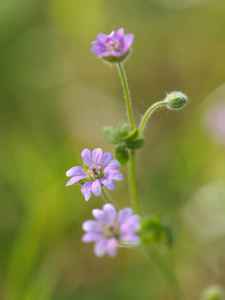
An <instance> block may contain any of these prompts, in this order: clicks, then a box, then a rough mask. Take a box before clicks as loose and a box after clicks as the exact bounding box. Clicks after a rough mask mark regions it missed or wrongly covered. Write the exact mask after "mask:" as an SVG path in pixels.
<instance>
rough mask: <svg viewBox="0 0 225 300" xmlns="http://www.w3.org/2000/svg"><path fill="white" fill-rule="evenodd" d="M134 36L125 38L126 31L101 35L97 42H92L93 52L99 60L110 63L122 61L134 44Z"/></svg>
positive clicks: (129, 35) (121, 30) (130, 35)
mask: <svg viewBox="0 0 225 300" xmlns="http://www.w3.org/2000/svg"><path fill="white" fill-rule="evenodd" d="M133 39H134V35H133V34H127V35H125V36H124V29H123V28H120V29H119V30H117V31H116V32H115V31H112V32H111V33H110V35H105V34H103V33H99V34H98V35H97V41H94V42H92V44H93V47H92V49H91V50H92V52H93V53H95V54H97V55H98V57H99V58H102V57H103V58H105V59H106V60H108V61H121V60H123V58H125V57H126V56H127V54H128V52H129V50H130V47H131V45H132V43H133Z"/></svg>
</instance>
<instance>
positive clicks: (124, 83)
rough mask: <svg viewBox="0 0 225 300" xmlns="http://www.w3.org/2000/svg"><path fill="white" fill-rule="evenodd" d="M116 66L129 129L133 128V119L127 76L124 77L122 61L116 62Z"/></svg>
mask: <svg viewBox="0 0 225 300" xmlns="http://www.w3.org/2000/svg"><path fill="white" fill-rule="evenodd" d="M117 67H118V71H119V74H120V78H121V82H122V86H123V92H124V97H125V100H126V107H127V113H128V117H129V122H130V128H131V130H133V129H134V120H133V112H132V105H131V97H130V92H129V88H128V83H127V77H126V74H125V71H124V68H123V65H122V63H118V64H117Z"/></svg>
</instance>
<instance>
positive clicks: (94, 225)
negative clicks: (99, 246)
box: [82, 220, 102, 233]
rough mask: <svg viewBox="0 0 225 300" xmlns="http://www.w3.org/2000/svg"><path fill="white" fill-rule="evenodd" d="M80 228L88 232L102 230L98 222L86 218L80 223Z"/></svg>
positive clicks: (99, 231)
mask: <svg viewBox="0 0 225 300" xmlns="http://www.w3.org/2000/svg"><path fill="white" fill-rule="evenodd" d="M82 228H83V230H84V231H88V232H98V233H101V232H102V226H101V224H100V223H99V222H97V221H95V220H87V221H85V222H84V223H83V224H82Z"/></svg>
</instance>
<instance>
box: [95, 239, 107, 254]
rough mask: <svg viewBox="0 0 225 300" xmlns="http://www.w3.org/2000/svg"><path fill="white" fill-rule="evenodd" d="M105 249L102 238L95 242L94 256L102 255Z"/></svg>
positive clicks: (105, 245) (104, 242) (105, 243)
mask: <svg viewBox="0 0 225 300" xmlns="http://www.w3.org/2000/svg"><path fill="white" fill-rule="evenodd" d="M106 250H107V240H106V239H104V238H103V239H101V240H99V241H97V242H96V243H95V246H94V252H95V255H96V256H98V257H102V256H103V255H104V254H105V253H106Z"/></svg>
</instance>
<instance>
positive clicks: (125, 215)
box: [117, 207, 133, 224]
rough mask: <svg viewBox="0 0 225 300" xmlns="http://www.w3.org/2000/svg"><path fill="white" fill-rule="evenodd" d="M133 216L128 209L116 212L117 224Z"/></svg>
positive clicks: (130, 209)
mask: <svg viewBox="0 0 225 300" xmlns="http://www.w3.org/2000/svg"><path fill="white" fill-rule="evenodd" d="M132 214H133V209H132V208H130V207H126V208H124V209H122V210H121V211H119V212H118V216H117V222H118V223H119V224H122V223H123V222H125V221H126V220H127V218H128V217H130V216H131V215H132Z"/></svg>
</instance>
